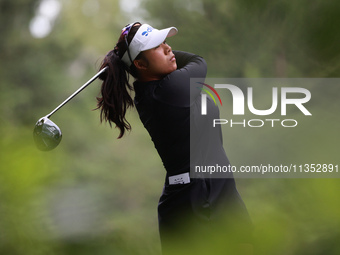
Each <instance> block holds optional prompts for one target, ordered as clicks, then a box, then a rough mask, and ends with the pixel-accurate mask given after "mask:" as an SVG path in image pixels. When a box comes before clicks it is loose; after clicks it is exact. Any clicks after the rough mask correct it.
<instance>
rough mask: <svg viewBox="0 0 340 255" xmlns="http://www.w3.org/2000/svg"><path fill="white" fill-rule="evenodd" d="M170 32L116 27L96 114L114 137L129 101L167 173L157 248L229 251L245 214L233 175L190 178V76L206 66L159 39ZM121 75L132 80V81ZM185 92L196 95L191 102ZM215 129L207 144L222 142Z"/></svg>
mask: <svg viewBox="0 0 340 255" xmlns="http://www.w3.org/2000/svg"><path fill="white" fill-rule="evenodd" d="M176 33H177V29H176V28H175V27H171V28H167V29H162V30H157V29H154V28H153V27H151V26H150V25H148V24H141V23H139V22H136V23H133V24H130V25H128V26H126V27H125V28H123V30H122V33H121V35H120V37H119V40H118V42H117V44H116V46H115V47H114V49H113V50H112V51H110V52H109V53H108V54H107V55H106V56H105V59H104V60H103V62H102V65H101V67H100V69H103V68H105V67H108V69H107V71H106V72H104V73H102V74H101V76H100V77H99V78H100V79H101V80H102V81H103V82H102V86H101V97H100V98H98V109H100V111H101V115H100V118H101V121H103V120H104V121H108V122H109V123H110V125H111V123H114V125H115V126H116V127H118V129H119V130H120V134H119V138H121V137H122V136H123V135H124V133H125V132H126V131H128V130H130V129H131V126H130V124H129V123H128V121H127V120H126V118H125V113H126V110H127V109H128V108H129V107H131V106H133V104H135V106H136V109H137V111H138V113H139V116H140V119H141V121H142V123H143V124H144V127H145V128H146V129H147V131H148V132H149V134H150V136H151V139H152V141H153V142H154V145H155V147H156V149H157V151H158V154H159V156H160V157H161V159H162V161H163V164H164V167H165V170H166V179H165V184H164V189H163V192H162V195H161V197H160V200H159V204H158V220H159V231H160V237H161V244H162V250H163V254H190V252H192V253H193V254H201V253H200V252H202V253H203V254H208V253H207V252H209V251H210V252H211V253H209V254H229V253H227V252H226V251H230V252H232V250H231V248H230V244H232V243H233V242H234V241H235V240H236V238H235V237H236V236H237V238H241V239H242V240H238V239H237V240H236V241H237V242H238V241H240V242H246V235H248V234H249V231H248V226H249V225H250V220H249V216H248V213H247V210H246V208H245V206H244V204H243V202H242V199H241V198H240V196H239V194H238V192H237V189H236V186H235V182H234V179H233V178H223V179H219V178H215V179H210V178H209V179H208V178H191V177H190V160H191V159H190V114H191V115H193V117H194V118H195V114H196V115H197V121H198V122H201V121H204V119H203V118H200V104H201V100H200V93H201V91H200V89H197V88H195V89H192V90H190V78H204V77H205V75H206V72H207V67H206V63H205V61H204V59H203V58H202V57H199V56H197V55H194V54H191V53H186V52H181V51H172V49H171V47H170V46H169V45H168V44H167V43H166V42H165V39H166V38H167V37H170V36H173V35H175V34H176ZM128 74H131V75H132V76H133V77H134V78H135V79H136V80H135V82H134V83H133V86H131V85H130V84H129V81H128ZM201 86H202V85H201ZM132 89H134V90H135V98H134V100H133V99H132V98H131V96H130V90H132ZM190 93H191V95H190ZM190 97H194V98H195V97H197V100H193V102H194V103H192V104H191V103H190V102H191V100H190ZM208 102H209V100H208ZM207 107H208V109H209V110H208V112H213V113H214V114H215V113H217V112H218V109H217V107H216V106H215V105H214V104H211V103H208V106H207ZM190 108H191V109H192V111H191V112H190ZM217 114H218V113H217ZM200 124H201V123H198V125H200ZM206 126H207V125H206ZM211 128H212V127H211ZM216 129H217V128H216ZM214 133H215V134H217V135H216V138H217V139H212V140H211V141H212V143H213V144H212V145H210V146H216V148H222V139H221V137H220V132H218V131H214ZM195 146H196V151H198V154H199V158H200V160H201V161H202V160H203V161H204V160H205V159H208V158H209V160H210V161H211V162H214V161H213V160H214V158H215V157H218V160H219V162H221V160H222V162H223V163H224V165H229V161H228V158H227V156H226V155H225V152H224V150H223V148H222V150H219V152H218V153H215V152H211V151H210V150H209V149H207V148H206V146H203V144H200V141H197V143H196V145H195ZM215 154H216V155H215ZM201 163H204V162H201ZM240 230H242V231H240ZM232 239H233V241H231V240H232ZM219 252H221V253H219ZM230 254H236V253H230ZM243 254H244V253H243Z"/></svg>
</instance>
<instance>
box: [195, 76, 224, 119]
mask: <svg viewBox="0 0 340 255" xmlns="http://www.w3.org/2000/svg"><path fill="white" fill-rule="evenodd" d="M198 83H199V84H202V85H203V87H202V88H199V87H197V88H199V89H201V90H202V91H203V92H205V93H206V94H202V115H206V114H207V94H208V95H209V96H210V97H211V99H212V100H213V101H214V103H215V105H216V106H217V102H216V99H215V97H214V95H213V94H212V93H211V92H210V91H209V90H208V89H210V90H211V91H212V92H213V93H214V94H215V95H216V96H217V98H218V100H219V101H220V104H221V106H222V100H221V97H220V95H219V94H218V93H217V91H216V90H215V89H214V88H213V87H212V86H210V85H208V84H206V83H203V82H198ZM204 86H205V87H206V88H208V89H206V88H204Z"/></svg>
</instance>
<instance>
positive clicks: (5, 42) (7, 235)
mask: <svg viewBox="0 0 340 255" xmlns="http://www.w3.org/2000/svg"><path fill="white" fill-rule="evenodd" d="M139 2H140V6H139V7H136V6H135V7H134V8H133V10H134V12H124V11H122V10H121V9H120V6H121V5H122V1H118V0H115V1H106V0H75V1H65V0H62V1H60V3H61V4H62V8H61V12H60V14H59V16H58V17H57V19H56V20H55V22H54V26H53V30H52V31H51V33H50V34H49V35H48V36H47V37H45V38H41V39H37V38H34V37H32V36H31V34H30V31H29V24H30V21H31V20H32V18H33V17H34V15H35V13H36V8H37V7H38V6H39V3H40V1H37V0H16V1H10V0H1V1H0V21H1V22H0V32H1V37H0V60H1V62H0V65H1V68H0V102H1V103H0V105H1V107H0V121H1V124H0V132H1V134H2V137H1V139H0V144H1V145H0V149H1V154H0V159H1V161H0V162H1V165H2V167H1V173H0V200H1V202H2V203H1V205H0V216H1V217H0V228H1V231H0V253H1V254H14V255H15V254H20V255H21V254H28V255H29V254H34V255H37V254H44V255H45V254H51V255H53V254H63V255H64V254H82V255H84V254H103V255H105V254H159V251H160V244H159V237H158V227H157V210H156V207H157V201H158V197H159V195H160V193H161V189H162V183H163V181H164V170H163V166H162V163H161V161H160V159H159V157H158V155H157V153H156V150H155V149H154V147H153V144H152V142H151V140H150V138H149V136H148V134H147V132H146V131H145V130H144V128H143V126H142V124H141V123H140V121H139V118H138V116H137V114H136V112H135V111H134V110H133V111H131V112H130V113H129V116H128V119H129V121H130V122H131V124H132V127H133V131H132V132H131V133H130V134H128V135H127V136H126V137H124V138H123V139H121V140H117V139H116V137H117V134H118V132H117V130H115V129H112V130H111V129H110V128H109V126H108V125H105V124H103V125H100V124H99V113H98V112H97V111H92V109H94V108H95V105H96V101H95V97H96V96H97V95H98V93H99V82H95V83H94V84H92V85H91V86H90V87H88V88H87V89H86V90H85V91H83V92H82V93H81V94H80V95H78V96H77V98H75V99H73V100H72V101H71V102H70V103H68V104H67V105H66V106H64V108H63V109H62V110H60V112H58V113H57V114H55V116H53V121H54V122H56V123H57V124H58V125H59V127H60V128H61V129H62V132H63V140H62V142H61V144H60V145H59V146H58V148H56V149H55V150H53V151H52V152H50V153H43V152H39V151H37V150H36V148H35V147H34V145H33V139H32V130H33V127H34V124H35V122H36V121H37V120H38V119H39V118H40V117H42V116H44V115H46V114H48V113H49V112H50V111H51V110H52V109H54V107H56V106H57V105H58V104H59V103H61V102H62V101H63V100H64V99H65V98H67V97H68V96H69V95H70V94H71V93H73V92H74V91H75V90H76V89H78V88H79V87H80V86H81V85H82V84H84V83H85V82H86V81H87V80H88V79H89V78H91V77H92V76H93V74H94V73H95V72H96V71H97V69H98V67H99V64H100V61H101V59H102V58H103V56H104V55H105V54H106V52H108V51H109V50H111V49H112V48H113V46H114V45H115V43H116V40H117V38H118V35H119V33H120V30H121V28H122V27H123V26H124V25H125V24H127V23H129V22H132V21H134V20H135V19H137V18H138V17H139V16H141V15H142V17H143V18H142V19H141V21H143V22H148V23H150V24H153V25H154V26H155V27H159V28H161V27H168V26H176V27H177V28H178V29H179V33H178V35H177V36H176V37H174V38H169V40H168V42H169V44H170V45H171V46H172V48H173V49H178V50H185V51H191V52H194V53H197V54H199V55H202V56H203V57H204V58H205V59H206V60H207V63H208V69H209V70H208V71H209V73H208V74H209V76H210V77H338V76H339V71H340V65H339V61H338V59H339V54H340V48H339V47H340V44H339V40H340V38H339V37H340V30H339V29H338V27H339V23H340V20H339V15H338V13H337V12H338V10H339V9H340V8H339V7H340V6H339V2H337V1H331V0H325V1H321V0H312V1H307V0H302V1H295V2H294V1H287V0H279V1H264V0H261V1H256V2H254V1H250V0H238V1H235V0H232V1H221V0H200V1H194V0H185V1H179V0H175V1H165V0H158V1H155V0H143V1H139ZM131 5H132V3H131ZM125 8H126V7H125ZM138 19H139V18H138ZM329 91H330V92H329V94H327V93H320V94H321V95H322V97H324V98H323V99H322V100H323V101H327V100H328V101H327V102H330V104H331V103H332V105H334V107H335V108H336V107H337V105H338V104H337V103H336V102H337V100H338V93H339V89H338V88H334V89H333V90H329ZM322 100H321V101H322ZM318 104H319V102H318V103H316V105H313V107H314V108H313V109H315V110H314V111H313V114H314V112H315V111H317V110H318V109H319V105H318ZM324 114H326V115H327V113H324ZM316 116H318V118H322V116H324V115H323V113H322V112H318V113H317V114H316ZM325 119H327V118H325ZM313 124H314V122H313V121H311V123H310V125H309V126H310V127H311V128H310V129H308V130H307V129H306V130H305V135H306V137H307V138H310V139H309V140H308V139H307V138H306V142H307V144H308V146H318V144H315V143H313V141H317V142H318V143H319V142H320V143H323V142H322V141H324V139H323V137H324V136H326V140H327V141H329V140H331V138H332V137H335V136H337V133H336V132H333V133H331V134H322V132H321V131H320V130H318V127H319V129H322V126H318V125H316V126H315V125H313ZM332 125H333V126H334V130H335V128H336V127H337V125H339V123H337V122H335V123H332ZM262 135H263V134H262ZM289 135H290V134H289V133H281V134H280V135H277V136H276V140H269V139H263V137H262V136H261V134H258V135H257V136H254V137H251V138H249V139H243V138H242V144H241V145H240V139H241V138H240V136H237V135H235V136H230V137H228V143H227V145H226V151H227V152H228V155H231V158H230V159H231V161H232V162H233V160H236V159H238V157H239V155H237V154H238V149H242V148H246V150H245V151H250V152H253V153H249V154H250V155H248V154H247V155H246V161H249V162H256V160H259V157H261V150H259V146H258V143H257V141H259V140H260V141H263V140H266V142H265V143H263V144H261V147H262V148H263V149H264V150H267V149H268V148H271V146H272V145H277V144H279V142H280V140H282V139H291V138H289ZM242 137H243V136H242ZM287 137H288V138H287ZM327 141H326V142H324V145H325V144H327ZM294 146H296V148H299V149H296V150H295V151H297V154H296V155H294V156H295V157H296V158H299V157H300V156H301V157H303V156H304V157H305V156H307V157H308V155H309V154H308V153H309V150H308V149H304V148H305V147H304V146H303V144H298V143H296V144H295V145H294ZM329 150H332V152H328V151H320V152H319V154H318V157H319V158H320V159H325V160H326V159H328V158H330V156H329V155H336V153H337V147H336V146H335V147H331V148H329ZM229 151H230V153H229ZM275 152H277V154H275ZM272 153H273V154H275V155H274V156H275V157H278V158H280V157H284V156H285V155H290V156H291V155H292V152H291V151H289V148H282V147H280V146H277V147H275V149H274V150H273V151H272ZM280 153H281V154H280ZM313 157H315V155H314V156H313ZM238 189H239V191H240V193H241V195H242V197H243V198H244V200H245V203H246V204H247V206H248V209H249V212H250V214H251V216H252V218H253V221H254V224H255V226H256V236H255V241H256V248H257V249H256V250H255V252H254V253H255V254H299V255H303V254H338V253H339V252H340V248H339V244H338V240H339V229H340V228H339V227H340V218H339V213H340V212H339V208H340V205H339V198H338V195H337V194H339V181H338V179H333V180H332V179H242V180H238ZM213 238H214V237H212V240H213ZM207 239H208V237H207ZM216 250H218V248H216ZM201 252H203V253H204V251H201ZM210 252H211V251H210Z"/></svg>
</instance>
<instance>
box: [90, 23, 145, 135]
mask: <svg viewBox="0 0 340 255" xmlns="http://www.w3.org/2000/svg"><path fill="white" fill-rule="evenodd" d="M140 26H141V24H140V23H139V22H136V23H135V24H134V25H133V26H132V27H131V29H130V32H129V33H128V36H127V38H126V37H124V34H123V33H122V34H121V35H120V38H119V40H118V42H117V44H116V46H115V48H114V49H113V50H112V51H110V52H109V53H108V54H107V55H106V56H105V58H104V60H103V62H102V64H101V66H100V70H101V69H103V68H104V67H106V66H107V67H108V69H107V70H106V71H105V72H104V73H102V74H101V75H100V76H99V79H101V80H102V81H103V83H102V86H101V95H102V97H97V108H96V109H100V122H103V121H106V122H109V124H110V126H111V127H112V123H114V124H115V125H116V127H118V128H119V130H120V134H119V136H118V139H119V138H121V137H122V136H123V135H124V134H125V131H130V130H131V125H130V123H129V122H128V121H127V120H126V118H125V114H126V111H127V109H128V108H129V107H133V100H132V98H131V95H130V92H131V91H132V90H133V87H132V86H131V85H130V83H129V74H131V75H132V76H133V77H134V78H137V74H138V73H137V69H136V66H135V65H134V64H132V65H131V66H127V65H126V64H125V63H124V62H123V61H122V60H121V59H122V57H123V55H124V53H125V52H126V51H127V50H128V44H129V43H131V41H132V39H133V37H134V35H135V34H136V32H137V30H138V28H139V27H140ZM141 56H142V53H140V54H139V55H138V56H137V57H136V58H135V59H139V58H140V57H141Z"/></svg>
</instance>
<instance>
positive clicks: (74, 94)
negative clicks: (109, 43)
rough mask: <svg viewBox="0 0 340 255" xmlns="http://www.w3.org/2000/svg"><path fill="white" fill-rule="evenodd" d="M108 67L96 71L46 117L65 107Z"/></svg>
mask: <svg viewBox="0 0 340 255" xmlns="http://www.w3.org/2000/svg"><path fill="white" fill-rule="evenodd" d="M107 68H108V67H107V66H106V67H104V68H103V69H102V70H100V71H99V72H98V73H96V74H95V75H94V76H93V77H92V78H91V79H90V80H88V82H86V83H85V84H84V85H83V86H81V87H80V88H79V89H78V90H77V91H75V92H74V93H73V94H72V95H71V96H69V97H68V98H67V99H66V100H65V101H64V102H62V103H61V104H60V105H59V106H58V107H57V108H55V109H54V110H53V111H52V112H50V113H49V114H48V115H46V116H45V117H47V118H49V117H51V116H52V115H53V114H54V113H55V112H56V111H58V110H59V109H60V108H61V107H63V106H64V105H65V104H66V103H68V101H70V100H71V99H72V98H74V97H75V96H76V95H77V94H79V93H80V92H81V91H82V90H83V89H85V88H86V87H87V86H88V85H90V84H91V83H92V82H93V81H94V80H96V79H97V78H98V77H99V75H101V74H102V73H103V72H105V71H106V69H107Z"/></svg>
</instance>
